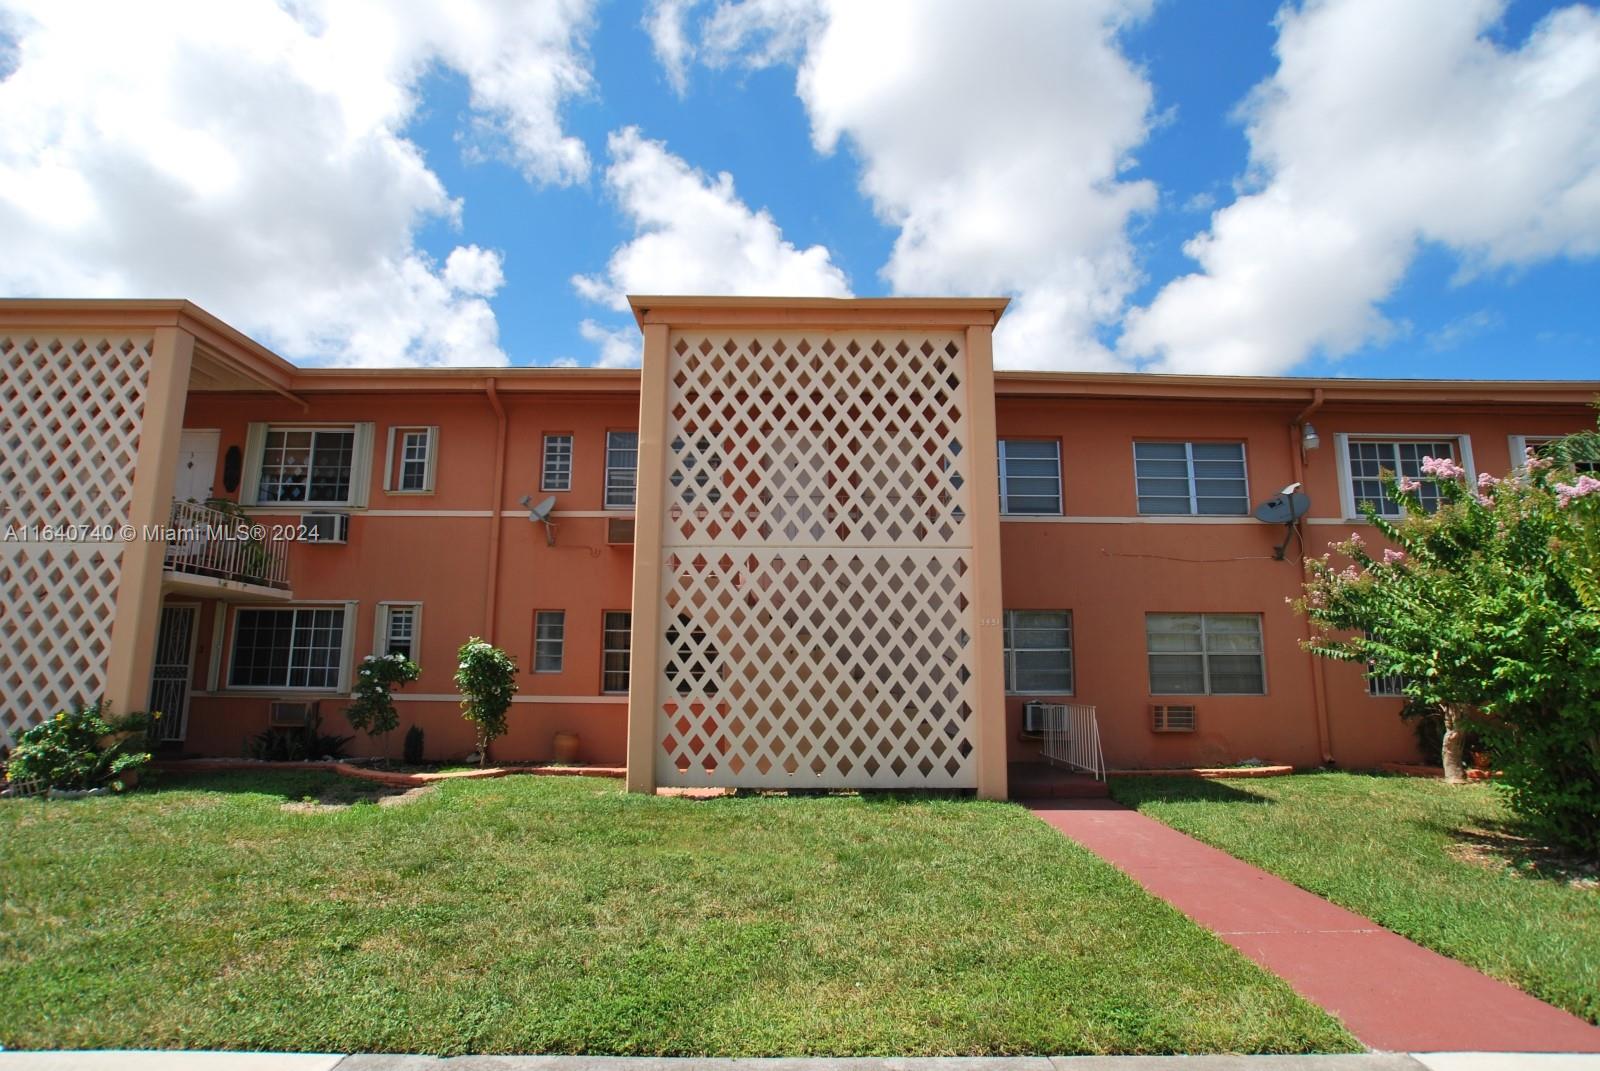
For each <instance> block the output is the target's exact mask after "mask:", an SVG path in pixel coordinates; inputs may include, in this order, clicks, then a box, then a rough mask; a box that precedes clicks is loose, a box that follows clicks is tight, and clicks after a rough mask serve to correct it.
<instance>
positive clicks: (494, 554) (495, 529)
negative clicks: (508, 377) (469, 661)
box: [483, 376, 506, 643]
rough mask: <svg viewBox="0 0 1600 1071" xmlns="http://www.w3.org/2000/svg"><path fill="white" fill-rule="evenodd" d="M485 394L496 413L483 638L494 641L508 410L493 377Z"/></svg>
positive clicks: (490, 406)
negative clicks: (502, 403)
mask: <svg viewBox="0 0 1600 1071" xmlns="http://www.w3.org/2000/svg"><path fill="white" fill-rule="evenodd" d="M486 391H487V393H488V395H489V408H491V409H493V410H494V421H495V428H494V490H493V491H492V492H491V498H490V502H489V567H488V575H487V576H486V578H485V581H484V583H485V589H484V593H483V606H484V609H483V617H484V621H483V638H484V639H485V640H488V641H489V642H490V643H493V642H494V626H495V609H496V606H495V604H496V601H497V596H498V594H499V592H500V528H501V527H502V526H501V524H500V504H501V500H502V499H503V498H504V497H505V486H506V410H505V406H503V405H501V404H500V391H499V390H498V389H497V387H496V384H495V379H494V377H493V376H490V377H489V380H488V383H487V386H486Z"/></svg>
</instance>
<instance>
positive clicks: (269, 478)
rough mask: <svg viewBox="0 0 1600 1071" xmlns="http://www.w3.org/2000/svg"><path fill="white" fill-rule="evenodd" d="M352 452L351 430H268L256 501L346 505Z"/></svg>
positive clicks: (353, 461)
mask: <svg viewBox="0 0 1600 1071" xmlns="http://www.w3.org/2000/svg"><path fill="white" fill-rule="evenodd" d="M355 452H356V433H355V429H354V428H315V429H313V428H269V429H267V433H266V438H265V439H264V440H263V441H262V450H261V477H260V482H259V483H258V484H257V490H256V501H257V502H263V503H265V502H322V503H341V504H342V503H346V502H348V501H350V483H351V477H352V473H353V468H354V464H355Z"/></svg>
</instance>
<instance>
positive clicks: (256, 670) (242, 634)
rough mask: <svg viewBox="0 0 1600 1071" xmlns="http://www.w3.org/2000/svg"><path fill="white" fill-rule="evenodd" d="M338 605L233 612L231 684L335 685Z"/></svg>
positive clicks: (339, 653) (340, 633) (340, 646)
mask: <svg viewBox="0 0 1600 1071" xmlns="http://www.w3.org/2000/svg"><path fill="white" fill-rule="evenodd" d="M344 618H345V611H344V607H342V606H329V607H323V606H316V607H311V606H307V607H294V608H284V609H278V608H273V609H270V610H256V609H242V610H239V611H238V613H237V614H236V615H235V616H234V625H233V658H232V660H231V662H230V663H229V667H230V668H229V672H228V685H229V687H232V688H337V687H338V686H339V671H340V669H341V668H342V667H341V661H342V659H343V654H344Z"/></svg>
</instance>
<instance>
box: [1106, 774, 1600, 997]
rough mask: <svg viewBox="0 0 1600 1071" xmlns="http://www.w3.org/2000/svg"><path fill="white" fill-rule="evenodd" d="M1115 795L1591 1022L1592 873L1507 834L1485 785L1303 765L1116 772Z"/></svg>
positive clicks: (1596, 992)
mask: <svg viewBox="0 0 1600 1071" xmlns="http://www.w3.org/2000/svg"><path fill="white" fill-rule="evenodd" d="M1112 794H1113V795H1114V796H1115V797H1116V798H1117V799H1119V800H1121V801H1122V802H1123V803H1126V804H1128V805H1130V806H1134V807H1137V808H1138V809H1139V810H1140V811H1142V812H1143V813H1145V814H1148V815H1150V816H1151V817H1152V818H1157V819H1159V820H1161V821H1163V822H1165V823H1167V824H1168V825H1170V826H1172V827H1174V828H1176V829H1180V830H1182V831H1183V832H1185V833H1188V834H1190V835H1192V836H1195V837H1198V838H1200V839H1201V840H1203V841H1206V842H1207V843H1209V844H1213V845H1215V846H1217V847H1218V848H1221V849H1222V850H1224V851H1226V852H1229V853H1230V854H1232V855H1235V856H1238V857H1239V858H1240V859H1243V860H1245V861H1246V862H1250V863H1254V864H1256V865H1257V866H1260V867H1263V868H1265V869H1267V870H1270V871H1272V872H1273V873H1275V874H1278V875H1280V876H1282V877H1284V878H1287V879H1288V880H1290V881H1292V882H1294V883H1295V884H1296V885H1299V886H1302V887H1303V888H1306V889H1309V890H1311V891H1312V892H1314V893H1319V894H1321V895H1322V896H1326V897H1327V898H1328V899H1330V900H1333V901H1334V902H1335V903H1339V904H1343V905H1344V906H1345V907H1348V908H1350V909H1351V910H1353V911H1359V912H1361V913H1362V914H1364V915H1367V916H1368V917H1370V918H1372V919H1374V920H1375V921H1377V922H1379V923H1381V924H1382V925H1384V926H1386V927H1387V928H1389V929H1391V930H1394V931H1395V932H1397V933H1401V934H1404V935H1405V936H1407V937H1409V938H1411V939H1412V940H1414V941H1417V942H1418V943H1420V944H1424V945H1427V946H1428V947H1430V948H1433V949H1435V950H1437V951H1439V952H1443V953H1444V954H1446V955H1449V956H1454V957H1455V958H1457V959H1459V960H1462V961H1463V962H1466V963H1469V964H1471V965H1472V966H1474V967H1476V968H1478V969H1479V970H1482V971H1485V972H1487V973H1489V974H1492V975H1494V976H1495V977H1497V978H1501V979H1504V980H1505V981H1507V982H1510V983H1512V984H1513V985H1516V986H1520V987H1521V988H1523V989H1525V990H1527V991H1528V992H1529V993H1532V994H1534V995H1535V996H1537V997H1540V998H1542V999H1544V1000H1547V1001H1549V1002H1551V1003H1552V1004H1557V1005H1560V1006H1561V1007H1563V1008H1566V1009H1568V1010H1569V1011H1571V1012H1573V1013H1575V1014H1577V1015H1581V1016H1583V1017H1584V1018H1586V1019H1588V1020H1590V1021H1591V1022H1600V888H1597V887H1596V886H1595V884H1594V883H1593V877H1592V876H1593V873H1594V872H1593V871H1592V870H1585V869H1584V868H1582V867H1576V868H1574V867H1571V866H1563V865H1562V861H1561V860H1559V859H1555V860H1552V859H1549V858H1545V857H1542V855H1541V853H1540V852H1539V851H1538V850H1537V846H1535V845H1529V844H1527V843H1526V842H1523V841H1520V840H1519V839H1517V838H1515V837H1514V835H1512V834H1513V833H1514V831H1513V830H1512V829H1511V828H1510V827H1509V825H1508V819H1509V815H1508V812H1507V811H1506V809H1505V807H1504V806H1503V805H1502V804H1501V802H1500V800H1499V799H1498V797H1497V796H1496V795H1495V791H1494V789H1493V788H1491V787H1490V786H1488V785H1482V784H1472V785H1464V786H1452V785H1446V784H1444V783H1443V782H1441V781H1434V780H1429V779H1423V778H1410V777H1377V776H1370V775H1362V774H1345V773H1315V774H1300V775H1298V776H1294V777H1276V778H1267V779H1263V780H1259V781H1215V782H1212V781H1198V780H1194V779H1185V778H1142V777H1130V778H1122V779H1117V780H1114V781H1113V783H1112Z"/></svg>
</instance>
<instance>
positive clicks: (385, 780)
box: [150, 759, 628, 788]
mask: <svg viewBox="0 0 1600 1071" xmlns="http://www.w3.org/2000/svg"><path fill="white" fill-rule="evenodd" d="M150 768H151V769H154V770H160V771H161V772H162V773H173V774H199V773H223V772H235V771H241V770H243V771H254V772H256V773H260V772H263V771H267V772H276V771H278V770H320V771H322V772H323V773H336V774H339V775H340V776H342V777H353V778H355V779H356V780H358V781H373V782H376V783H377V784H380V785H387V786H389V787H390V788H422V787H423V786H424V785H436V784H438V783H439V782H441V781H477V780H483V779H486V778H491V777H612V778H620V777H626V776H627V774H628V771H627V770H626V769H624V768H623V767H621V766H490V767H487V768H485V769H482V770H454V771H451V772H449V773H414V774H412V773H398V772H396V771H394V770H374V769H372V768H371V767H368V766H357V765H355V764H353V763H348V762H264V761H257V760H254V759H157V760H156V761H155V762H152V763H151V764H150Z"/></svg>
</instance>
